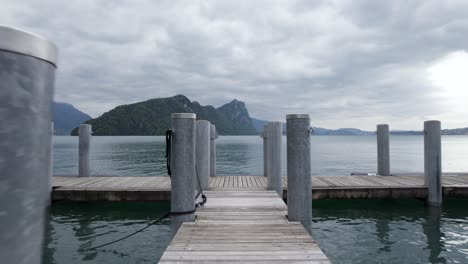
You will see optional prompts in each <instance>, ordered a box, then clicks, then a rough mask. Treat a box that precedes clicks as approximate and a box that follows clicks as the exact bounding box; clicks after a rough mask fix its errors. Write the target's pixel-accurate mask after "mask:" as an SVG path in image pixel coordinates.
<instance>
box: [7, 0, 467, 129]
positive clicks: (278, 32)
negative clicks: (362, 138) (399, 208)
mask: <svg viewBox="0 0 468 264" xmlns="http://www.w3.org/2000/svg"><path fill="white" fill-rule="evenodd" d="M0 24H3V25H8V26H13V27H18V28H21V29H25V30H28V31H32V32H35V33H38V34H41V35H43V36H45V37H47V38H49V39H51V40H53V42H55V43H56V44H57V45H58V46H59V49H60V61H59V69H58V71H57V85H56V94H55V99H56V100H57V101H62V102H68V103H72V104H73V105H75V106H76V107H78V108H79V109H81V110H83V111H85V112H87V113H89V114H91V115H92V116H93V117H97V116H99V115H100V114H102V113H104V112H106V111H108V110H110V109H112V108H113V107H115V106H117V105H120V104H127V103H133V102H138V101H142V100H146V99H150V98H155V97H167V96H172V95H176V94H184V95H186V96H188V97H189V98H190V99H191V100H196V101H199V102H200V103H201V104H211V105H214V106H216V107H217V106H220V105H222V104H224V103H226V102H229V101H231V100H232V99H235V98H236V99H238V100H241V101H244V102H245V103H246V104H247V107H248V109H249V112H250V115H251V116H253V117H257V118H262V119H268V120H283V119H284V116H285V115H286V114H288V113H310V114H311V121H312V124H313V125H315V126H321V127H328V128H338V127H357V128H362V129H374V128H375V125H376V124H377V123H389V124H390V126H391V127H392V128H394V129H420V128H421V127H422V122H423V121H424V120H428V119H440V120H442V122H443V123H442V125H443V127H444V128H454V127H467V126H468V1H466V0H460V1H456V0H451V1H439V0H421V1H417V0H412V1H374V0H367V1H360V0H349V1H346V0H339V1H338V0H336V1H291V0H286V1H252V0H246V1H240V0H235V1H192V0H187V1H175V0H169V1H164V0H158V1H155V0H147V1H145V0H80V1H63V0H37V1H35V0H23V1H16V0H1V8H0Z"/></svg>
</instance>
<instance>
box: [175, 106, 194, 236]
mask: <svg viewBox="0 0 468 264" xmlns="http://www.w3.org/2000/svg"><path fill="white" fill-rule="evenodd" d="M171 118H172V133H173V134H172V151H171V166H172V167H171V170H172V176H171V213H172V215H171V226H172V232H173V234H175V233H176V232H177V230H178V229H179V227H180V226H181V225H182V223H183V222H193V221H194V220H195V211H194V210H195V178H194V177H195V118H196V115H195V114H192V113H174V114H172V115H171Z"/></svg>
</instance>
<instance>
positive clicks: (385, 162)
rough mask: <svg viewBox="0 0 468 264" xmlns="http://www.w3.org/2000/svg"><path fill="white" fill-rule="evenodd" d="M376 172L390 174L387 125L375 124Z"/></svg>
mask: <svg viewBox="0 0 468 264" xmlns="http://www.w3.org/2000/svg"><path fill="white" fill-rule="evenodd" d="M377 174H378V175H381V176H389V175H390V142H389V129H388V125H386V124H382V125H377Z"/></svg>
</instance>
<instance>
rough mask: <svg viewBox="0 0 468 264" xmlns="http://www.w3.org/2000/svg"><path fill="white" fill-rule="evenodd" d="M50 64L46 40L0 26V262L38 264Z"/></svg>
mask: <svg viewBox="0 0 468 264" xmlns="http://www.w3.org/2000/svg"><path fill="white" fill-rule="evenodd" d="M56 62H57V48H56V47H55V45H53V44H52V43H50V42H49V41H47V40H45V39H43V38H41V37H38V36H36V35H32V34H30V33H27V32H23V31H19V30H15V29H11V28H7V27H1V26H0V120H2V125H1V126H0V186H1V187H0V188H1V191H0V256H1V261H0V262H1V263H15V264H26V263H27V264H31V263H32V264H38V263H41V258H42V250H43V246H42V244H43V243H42V242H43V236H44V227H45V219H46V212H47V211H46V207H47V202H48V198H47V196H48V193H49V189H48V185H49V176H50V153H51V136H50V122H51V121H52V99H53V93H54V83H55V69H56Z"/></svg>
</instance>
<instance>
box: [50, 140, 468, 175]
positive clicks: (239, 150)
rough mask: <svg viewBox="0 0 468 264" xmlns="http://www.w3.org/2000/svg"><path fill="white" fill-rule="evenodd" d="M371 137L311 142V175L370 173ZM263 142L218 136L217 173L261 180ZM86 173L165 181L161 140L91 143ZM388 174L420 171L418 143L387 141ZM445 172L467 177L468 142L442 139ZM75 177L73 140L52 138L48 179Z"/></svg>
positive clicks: (373, 153)
mask: <svg viewBox="0 0 468 264" xmlns="http://www.w3.org/2000/svg"><path fill="white" fill-rule="evenodd" d="M375 141H376V139H375V137H374V136H313V137H312V138H311V146H312V149H311V152H312V153H311V154H312V155H311V162H312V174H314V175H345V174H350V173H351V172H356V171H358V172H375V171H376V166H377V165H376V164H377V161H376V158H377V154H376V150H377V146H376V142H375ZM262 144H263V141H262V139H261V138H260V137H258V136H221V137H219V139H218V140H217V149H216V151H217V157H216V159H217V163H216V165H217V173H218V174H220V175H249V174H250V175H251V174H254V175H263V147H262ZM91 150H92V152H91V169H92V172H93V174H94V175H117V176H132V175H133V176H136V175H138V176H144V175H153V176H154V175H165V174H166V167H165V158H164V156H165V140H164V137H150V136H142V137H135V136H125V137H124V136H122V137H120V136H119V137H93V139H92V145H91ZM390 151H391V152H390V155H391V167H392V172H393V173H401V172H422V171H423V137H422V136H391V137H390ZM442 151H443V156H442V163H443V164H442V165H443V168H444V170H445V171H464V172H465V171H468V163H466V162H465V161H466V159H467V157H468V137H467V136H444V137H443V138H442ZM282 156H283V161H282V162H283V175H286V138H283V155H282ZM77 173H78V137H63V136H62V137H54V174H55V175H76V174H77Z"/></svg>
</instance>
